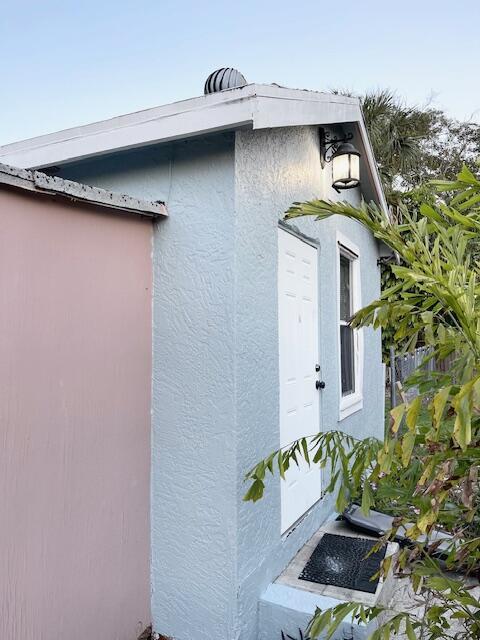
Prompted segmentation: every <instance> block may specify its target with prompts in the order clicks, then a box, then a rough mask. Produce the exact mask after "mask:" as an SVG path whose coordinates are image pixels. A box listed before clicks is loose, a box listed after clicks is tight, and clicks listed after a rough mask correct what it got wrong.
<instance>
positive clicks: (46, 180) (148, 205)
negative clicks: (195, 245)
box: [0, 163, 168, 219]
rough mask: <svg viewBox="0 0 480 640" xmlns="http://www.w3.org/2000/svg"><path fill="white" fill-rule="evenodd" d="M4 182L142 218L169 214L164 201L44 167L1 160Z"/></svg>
mask: <svg viewBox="0 0 480 640" xmlns="http://www.w3.org/2000/svg"><path fill="white" fill-rule="evenodd" d="M0 186H9V187H14V188H16V189H22V190H24V191H30V192H34V193H40V194H43V195H54V196H60V197H63V198H67V199H69V200H72V201H75V202H83V203H86V204H90V205H95V206H98V207H103V208H106V209H114V210H115V211H117V212H118V213H123V214H129V215H137V216H140V217H142V218H150V219H152V218H159V217H161V216H166V215H168V214H167V210H166V207H165V204H164V203H163V202H150V201H147V200H140V199H139V198H133V197H132V196H128V195H124V194H121V193H113V192H112V191H107V190H105V189H99V188H97V187H90V186H88V185H86V184H81V183H80V182H74V181H73V180H63V179H62V178H56V177H53V176H48V175H47V174H46V173H41V172H40V171H28V170H27V169H19V168H17V167H11V166H9V165H6V164H1V163H0Z"/></svg>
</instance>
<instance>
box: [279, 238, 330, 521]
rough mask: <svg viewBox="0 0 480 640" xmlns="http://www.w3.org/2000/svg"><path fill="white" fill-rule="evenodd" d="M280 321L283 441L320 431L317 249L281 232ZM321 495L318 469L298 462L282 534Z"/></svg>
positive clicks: (290, 475)
mask: <svg viewBox="0 0 480 640" xmlns="http://www.w3.org/2000/svg"><path fill="white" fill-rule="evenodd" d="M278 248H279V252H278V306H279V308H278V318H279V359H280V362H279V365H280V366H279V369H280V386H279V388H280V443H281V446H285V445H287V444H289V443H290V442H292V440H296V439H297V438H300V437H301V436H304V435H310V434H314V433H318V431H319V427H320V414H319V392H318V390H317V389H316V386H315V381H316V372H315V365H316V364H317V362H318V276H317V250H316V249H315V248H314V247H312V246H310V245H309V244H307V243H306V242H303V241H302V240H300V239H298V238H297V237H295V236H293V235H292V234H290V233H287V232H286V231H284V230H283V229H279V231H278ZM320 494H321V484H320V469H319V467H318V465H315V466H312V467H308V465H307V464H306V463H305V462H301V463H300V467H299V468H297V466H296V465H295V464H294V466H293V467H291V468H290V469H289V470H288V471H287V474H286V479H285V481H282V484H281V503H282V515H281V523H282V532H284V531H286V530H287V529H288V528H289V527H290V526H291V525H292V524H293V523H294V522H296V521H297V520H298V519H299V518H300V517H301V516H302V515H303V514H304V513H305V512H306V511H307V510H308V509H309V508H310V507H311V506H312V505H313V504H315V502H317V500H319V498H320Z"/></svg>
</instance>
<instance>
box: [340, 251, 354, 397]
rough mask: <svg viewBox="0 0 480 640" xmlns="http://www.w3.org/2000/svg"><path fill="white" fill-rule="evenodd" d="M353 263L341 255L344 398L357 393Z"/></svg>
mask: <svg viewBox="0 0 480 640" xmlns="http://www.w3.org/2000/svg"><path fill="white" fill-rule="evenodd" d="M351 264H352V261H351V260H350V259H349V258H347V257H346V256H345V255H343V254H340V371H341V379H342V396H348V395H349V394H351V393H354V392H355V340H354V335H353V329H352V327H350V326H349V324H348V323H349V322H350V318H351V317H352V315H353V309H352V286H351V283H352V277H351Z"/></svg>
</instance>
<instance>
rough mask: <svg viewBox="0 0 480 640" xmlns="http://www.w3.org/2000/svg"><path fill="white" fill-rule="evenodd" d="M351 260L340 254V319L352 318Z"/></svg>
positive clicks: (345, 320) (346, 320)
mask: <svg viewBox="0 0 480 640" xmlns="http://www.w3.org/2000/svg"><path fill="white" fill-rule="evenodd" d="M351 315H352V313H351V304H350V260H349V259H348V258H347V257H346V256H343V255H340V320H343V321H344V322H348V321H349V320H350V316H351Z"/></svg>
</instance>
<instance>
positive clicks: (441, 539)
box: [343, 504, 454, 559]
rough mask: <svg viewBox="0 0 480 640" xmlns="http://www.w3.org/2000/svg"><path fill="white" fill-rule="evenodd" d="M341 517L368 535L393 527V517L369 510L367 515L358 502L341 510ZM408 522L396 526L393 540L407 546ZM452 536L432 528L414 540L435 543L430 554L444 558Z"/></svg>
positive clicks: (376, 534)
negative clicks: (433, 549)
mask: <svg viewBox="0 0 480 640" xmlns="http://www.w3.org/2000/svg"><path fill="white" fill-rule="evenodd" d="M343 518H344V519H345V521H346V522H347V523H348V524H349V526H351V527H352V529H355V530H357V531H363V532H365V533H369V534H370V535H373V536H377V537H381V536H383V535H385V534H386V533H387V531H389V530H390V529H392V527H393V517H392V516H389V515H387V514H386V513H381V512H380V511H374V510H373V509H371V510H370V513H369V514H368V516H366V515H365V514H364V513H363V512H362V509H361V508H360V506H359V505H358V504H351V505H350V506H349V507H347V508H346V509H345V511H344V512H343ZM409 527H410V524H409V523H407V524H406V525H405V526H401V527H399V528H398V531H397V533H396V535H395V537H394V540H395V542H398V543H399V544H401V545H404V546H407V545H412V544H414V541H412V540H410V539H409V538H408V537H407V536H406V528H409ZM453 540H454V539H453V536H451V535H450V534H448V533H444V532H443V531H438V530H434V531H432V532H431V533H430V534H429V535H428V540H427V536H424V535H422V536H420V537H419V538H418V540H416V542H418V543H420V544H424V543H426V542H427V541H428V543H429V544H434V543H435V544H437V543H438V547H437V548H436V549H435V551H434V552H433V553H432V556H434V557H436V558H440V559H445V558H446V557H447V555H448V553H449V551H450V550H451V548H452V543H453Z"/></svg>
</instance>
